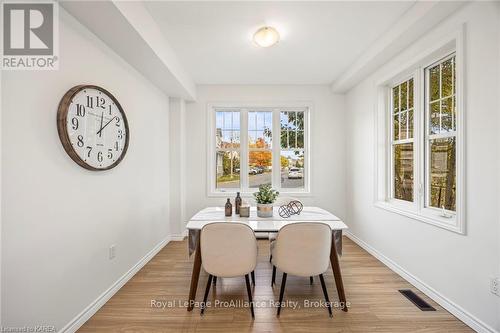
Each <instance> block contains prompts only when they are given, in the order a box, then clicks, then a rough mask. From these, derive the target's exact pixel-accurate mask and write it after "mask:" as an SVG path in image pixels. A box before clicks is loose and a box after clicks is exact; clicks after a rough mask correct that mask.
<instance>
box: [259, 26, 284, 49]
mask: <svg viewBox="0 0 500 333" xmlns="http://www.w3.org/2000/svg"><path fill="white" fill-rule="evenodd" d="M253 41H254V42H255V44H257V45H258V46H260V47H269V46H272V45H274V44H276V43H277V42H279V41H280V34H279V33H278V31H276V29H274V28H273V27H262V28H260V29H259V30H257V32H256V33H255V34H254V35H253Z"/></svg>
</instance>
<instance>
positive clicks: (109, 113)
mask: <svg viewBox="0 0 500 333" xmlns="http://www.w3.org/2000/svg"><path fill="white" fill-rule="evenodd" d="M108 106H109V115H110V116H111V104H109V105H108Z"/></svg>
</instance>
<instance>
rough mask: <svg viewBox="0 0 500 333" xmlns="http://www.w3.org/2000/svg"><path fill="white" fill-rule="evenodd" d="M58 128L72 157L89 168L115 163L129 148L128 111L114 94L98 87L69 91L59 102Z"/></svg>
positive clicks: (106, 167) (76, 88) (82, 87)
mask: <svg viewBox="0 0 500 333" xmlns="http://www.w3.org/2000/svg"><path fill="white" fill-rule="evenodd" d="M59 113H61V114H59ZM64 115H65V117H63V116H64ZM58 130H59V132H60V133H59V134H60V137H61V141H62V142H63V145H64V147H65V149H66V151H67V152H68V154H69V155H70V156H71V158H73V160H75V162H77V163H78V164H79V165H81V166H83V167H85V168H87V169H90V170H107V169H110V168H112V167H114V166H116V165H117V164H118V163H119V162H120V161H121V159H122V158H123V156H124V154H125V153H126V151H127V147H128V124H127V119H126V117H125V113H124V112H123V110H122V108H121V106H120V104H119V103H118V101H117V100H116V99H115V98H114V97H113V95H111V94H110V93H109V92H107V91H106V90H104V89H102V88H100V87H97V86H78V87H75V88H73V89H71V90H70V91H68V93H67V94H66V95H65V96H64V97H63V100H62V101H61V104H60V109H59V112H58ZM61 131H62V132H63V133H61ZM64 132H65V133H64ZM61 134H62V135H61Z"/></svg>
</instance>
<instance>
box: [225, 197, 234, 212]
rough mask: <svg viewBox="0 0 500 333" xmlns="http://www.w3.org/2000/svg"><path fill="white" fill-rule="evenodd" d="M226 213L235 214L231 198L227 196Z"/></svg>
mask: <svg viewBox="0 0 500 333" xmlns="http://www.w3.org/2000/svg"><path fill="white" fill-rule="evenodd" d="M225 213H226V216H231V215H233V205H231V200H230V199H229V198H227V202H226V208H225Z"/></svg>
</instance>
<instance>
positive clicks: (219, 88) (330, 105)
mask: <svg viewBox="0 0 500 333" xmlns="http://www.w3.org/2000/svg"><path fill="white" fill-rule="evenodd" d="M197 94H198V100H197V102H196V103H188V104H187V112H186V125H187V129H186V218H187V219H189V218H190V217H191V216H192V215H194V214H195V213H196V212H197V211H198V210H199V209H201V208H203V207H206V206H207V205H212V206H213V205H223V204H224V202H225V199H224V198H209V197H208V196H207V179H206V178H207V175H206V167H207V143H206V142H207V140H206V138H207V125H206V124H207V104H208V103H210V102H244V103H245V102H246V103H251V102H256V103H264V102H270V103H275V102H294V101H308V102H312V104H313V110H312V111H311V117H310V118H311V126H310V127H311V128H312V129H314V130H313V131H312V132H311V167H312V169H311V192H312V193H311V194H312V195H311V197H308V198H302V199H303V201H304V202H305V203H306V204H314V205H318V206H320V207H323V208H325V209H328V210H330V211H332V212H333V213H334V214H336V215H338V216H339V217H341V218H343V217H345V191H344V189H345V163H344V158H345V144H344V142H345V137H344V134H345V131H344V128H345V123H344V121H345V112H344V111H345V106H344V96H342V95H334V94H332V93H331V91H330V89H329V87H328V86H315V85H306V86H302V85H290V86H283V85H279V86H273V85H270V86H253V85H234V86H226V85H207V86H198V91H197ZM230 196H231V197H232V196H233V195H230Z"/></svg>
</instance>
